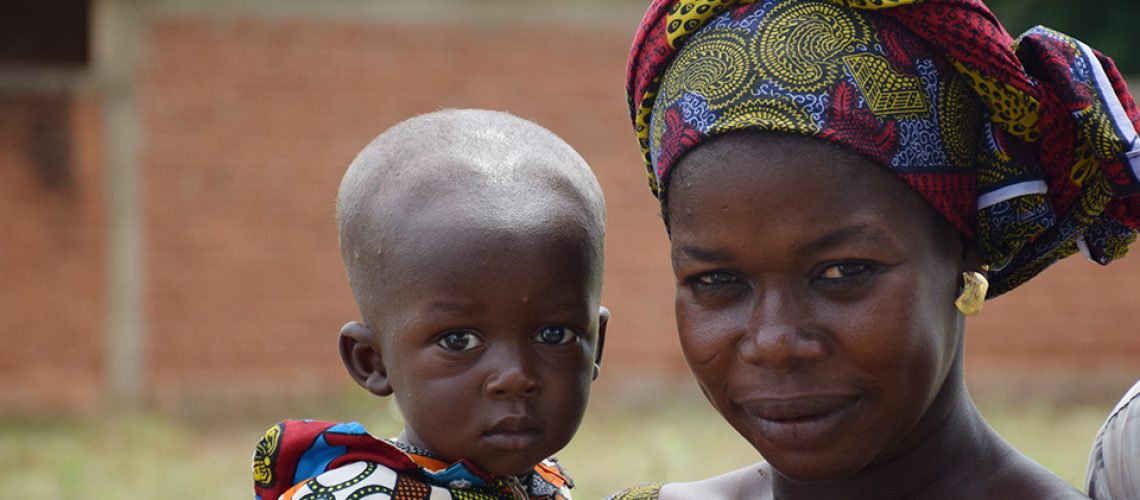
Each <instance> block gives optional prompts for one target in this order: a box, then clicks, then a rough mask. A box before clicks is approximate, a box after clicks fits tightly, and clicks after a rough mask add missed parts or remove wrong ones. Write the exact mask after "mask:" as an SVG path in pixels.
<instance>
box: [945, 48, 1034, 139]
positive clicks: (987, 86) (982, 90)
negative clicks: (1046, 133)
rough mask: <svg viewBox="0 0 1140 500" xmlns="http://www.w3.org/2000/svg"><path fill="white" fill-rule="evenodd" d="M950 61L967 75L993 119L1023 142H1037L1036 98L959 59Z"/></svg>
mask: <svg viewBox="0 0 1140 500" xmlns="http://www.w3.org/2000/svg"><path fill="white" fill-rule="evenodd" d="M951 62H952V63H954V67H955V68H958V71H959V72H960V73H962V74H963V75H965V76H966V78H967V81H968V82H969V83H970V86H971V87H973V88H974V92H977V94H978V96H980V97H981V98H982V101H983V102H985V103H986V107H988V108H989V109H990V113H991V119H992V120H993V121H994V123H997V124H998V126H999V127H1001V128H1002V129H1003V130H1005V131H1006V132H1008V133H1009V134H1010V135H1013V136H1014V137H1018V138H1020V139H1023V140H1025V141H1026V142H1037V138H1038V136H1039V135H1040V130H1038V129H1037V118H1038V116H1039V113H1040V111H1041V104H1040V103H1039V102H1037V99H1034V98H1033V97H1031V96H1028V95H1025V94H1024V93H1022V92H1021V91H1019V90H1017V89H1016V88H1013V87H1012V86H1010V85H1009V84H1007V83H1004V82H997V81H994V80H993V79H991V78H989V77H987V76H985V75H982V74H981V73H979V72H978V71H975V70H974V69H973V68H970V67H969V66H966V65H965V64H962V63H961V62H959V61H955V60H951Z"/></svg>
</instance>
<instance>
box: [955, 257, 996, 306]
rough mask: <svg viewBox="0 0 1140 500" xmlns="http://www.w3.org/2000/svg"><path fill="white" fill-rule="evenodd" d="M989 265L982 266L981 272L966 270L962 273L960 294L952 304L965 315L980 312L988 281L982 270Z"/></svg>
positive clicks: (987, 288) (988, 286) (988, 285)
mask: <svg viewBox="0 0 1140 500" xmlns="http://www.w3.org/2000/svg"><path fill="white" fill-rule="evenodd" d="M988 267H989V266H982V271H983V272H978V271H966V272H964V273H962V295H959V296H958V300H955V301H954V305H955V306H957V307H958V310H959V311H962V314H965V315H966V316H974V315H976V314H978V313H980V312H982V304H985V302H986V291H987V290H989V288H990V282H989V280H987V279H986V275H985V274H984V271H985V270H986V269H987V268H988Z"/></svg>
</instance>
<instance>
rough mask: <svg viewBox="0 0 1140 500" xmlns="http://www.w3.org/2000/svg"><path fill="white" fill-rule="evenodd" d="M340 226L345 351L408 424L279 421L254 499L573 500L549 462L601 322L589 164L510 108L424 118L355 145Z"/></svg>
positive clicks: (572, 427)
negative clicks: (353, 311)
mask: <svg viewBox="0 0 1140 500" xmlns="http://www.w3.org/2000/svg"><path fill="white" fill-rule="evenodd" d="M336 218H337V230H338V232H339V235H340V248H341V255H342V256H343V258H344V265H345V269H346V271H347V273H348V282H349V285H350V286H351V287H352V292H353V295H354V297H355V298H356V304H357V307H358V308H359V310H360V314H361V317H362V319H363V322H356V321H352V322H349V323H348V324H346V325H344V327H343V328H341V330H340V337H339V347H340V355H341V358H342V360H343V361H344V366H345V368H346V369H347V370H348V373H349V375H351V376H352V378H353V380H355V381H356V382H357V383H358V384H360V386H361V387H363V388H365V389H367V390H368V391H369V392H371V393H372V394H375V395H377V396H388V395H393V396H395V398H396V403H397V405H398V406H399V408H400V411H401V413H402V414H403V416H404V421H405V424H404V429H403V432H401V433H400V435H399V437H397V438H395V439H377V438H374V437H372V436H370V435H369V434H368V433H367V432H365V431H364V429H363V428H362V427H361V426H360V425H359V424H357V423H331V422H318V421H286V422H283V423H281V424H278V425H276V426H274V427H272V428H270V429H269V431H268V432H267V433H266V436H265V437H264V438H263V439H262V441H261V442H260V443H259V444H258V446H257V450H256V452H255V456H254V491H255V493H256V495H257V498H259V499H260V500H271V499H277V498H283V499H301V498H317V496H319V497H320V498H330V499H331V498H336V499H343V498H350V497H351V498H361V497H365V496H366V498H389V497H391V498H400V499H405V498H406V499H411V498H416V499H420V498H422V499H428V498H431V499H437V498H444V499H449V498H463V499H469V498H470V499H483V498H487V499H496V498H530V499H538V498H542V499H547V498H549V499H563V498H570V493H569V488H570V487H571V486H572V483H571V481H570V479H569V478H568V477H567V476H566V475H565V473H564V472H563V471H562V469H561V468H559V467H558V465H557V464H556V463H555V462H554V461H553V460H551V459H548V457H550V455H551V454H553V453H555V452H557V451H558V450H560V449H562V447H563V446H565V445H566V443H568V442H569V441H570V438H571V437H572V436H573V435H574V432H575V431H576V430H577V429H578V425H579V423H581V420H582V415H583V413H584V411H585V409H586V402H587V400H588V398H589V392H590V384H591V382H592V381H593V379H595V378H596V377H597V376H598V370H599V368H600V363H601V359H602V345H603V341H604V339H605V328H606V321H607V320H608V318H609V312H608V311H606V309H605V308H603V307H601V306H600V305H599V298H600V295H601V287H602V240H603V237H604V234H605V221H604V219H605V205H604V202H603V200H602V192H601V189H600V188H599V187H598V183H597V180H596V179H595V178H594V175H593V173H592V172H591V171H590V168H589V167H588V166H587V165H586V163H585V161H584V160H583V159H582V158H581V157H580V156H579V155H578V154H577V153H575V152H574V150H573V149H572V148H571V147H570V146H569V145H567V144H566V143H565V142H563V141H562V140H561V139H559V138H558V137H557V136H555V135H554V134H553V133H551V132H550V131H548V130H546V129H544V128H542V127H540V126H538V125H536V124H534V123H531V122H529V121H526V120H523V119H521V118H517V117H514V116H512V115H509V114H506V113H501V112H494V111H484V110H445V111H439V112H435V113H429V114H426V115H421V116H417V117H414V118H411V119H409V120H407V121H404V122H402V123H400V124H398V125H396V126H395V127H392V128H391V129H389V130H388V131H386V132H384V133H383V134H381V135H380V136H379V137H377V138H376V139H375V140H373V141H372V143H371V144H369V145H368V146H367V147H365V148H364V150H363V151H361V152H360V154H359V155H358V156H357V157H356V160H354V161H353V162H352V164H351V165H350V166H349V167H348V171H347V172H346V173H345V175H344V179H343V180H342V181H341V185H340V193H339V194H338V196H337V204H336ZM312 494H316V495H317V496H313V497H309V496H307V495H312ZM377 494H378V495H377ZM371 495H377V496H371Z"/></svg>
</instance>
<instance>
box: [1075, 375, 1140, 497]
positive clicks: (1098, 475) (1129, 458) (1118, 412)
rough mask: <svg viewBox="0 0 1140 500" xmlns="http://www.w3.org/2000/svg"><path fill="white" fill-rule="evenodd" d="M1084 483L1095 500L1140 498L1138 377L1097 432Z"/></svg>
mask: <svg viewBox="0 0 1140 500" xmlns="http://www.w3.org/2000/svg"><path fill="white" fill-rule="evenodd" d="M1085 483H1086V485H1087V486H1088V494H1089V496H1090V497H1092V498H1093V499H1094V500H1136V499H1140V380H1138V381H1137V382H1136V384H1135V385H1133V386H1132V388H1131V389H1129V390H1128V393H1126V394H1125V395H1124V397H1123V398H1121V400H1120V402H1119V403H1117V404H1116V407H1115V408H1113V410H1112V413H1111V414H1109V416H1108V420H1106V421H1105V422H1104V425H1103V426H1101V428H1100V432H1098V433H1097V436H1096V441H1094V442H1093V449H1092V454H1091V456H1090V457H1089V468H1088V474H1087V476H1086V478H1085Z"/></svg>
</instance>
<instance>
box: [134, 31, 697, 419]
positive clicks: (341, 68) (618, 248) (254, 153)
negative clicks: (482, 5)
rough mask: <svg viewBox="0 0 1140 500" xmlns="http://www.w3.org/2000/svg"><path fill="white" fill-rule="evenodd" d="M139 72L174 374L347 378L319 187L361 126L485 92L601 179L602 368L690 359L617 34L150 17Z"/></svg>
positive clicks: (330, 189)
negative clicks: (675, 327) (338, 348)
mask: <svg viewBox="0 0 1140 500" xmlns="http://www.w3.org/2000/svg"><path fill="white" fill-rule="evenodd" d="M148 32H149V34H150V35H149V39H148V44H147V50H146V57H145V60H144V63H143V73H142V75H141V83H142V96H141V102H142V106H143V110H142V113H143V128H144V130H145V134H146V137H145V141H146V147H145V153H144V165H145V166H144V172H145V178H144V182H143V186H144V206H145V208H146V228H145V232H146V238H147V241H148V243H147V255H148V259H149V261H148V273H149V277H148V281H147V286H146V288H147V297H148V301H149V304H150V307H149V310H148V317H149V322H148V328H149V332H150V353H151V355H152V357H151V366H152V369H153V376H154V383H155V385H154V388H155V390H156V391H157V393H158V395H159V397H160V398H167V397H176V396H177V395H178V394H181V393H184V392H185V391H193V390H197V389H199V388H206V389H207V390H211V391H213V390H218V389H219V388H222V389H225V390H230V389H233V390H239V391H240V390H246V389H248V388H249V387H248V386H249V385H250V384H253V385H255V386H256V387H257V388H259V389H265V390H268V391H286V390H292V389H302V390H314V389H317V388H321V387H330V386H338V387H339V385H338V384H344V383H346V381H347V377H346V376H345V375H344V374H343V370H342V368H341V367H340V365H339V361H338V358H337V356H336V352H335V350H334V343H333V342H334V339H335V335H336V332H337V330H338V329H339V327H340V325H341V324H342V323H343V322H344V321H347V320H350V319H354V318H355V317H356V315H355V309H354V306H353V304H352V300H351V296H350V294H349V291H348V289H347V286H346V282H345V278H344V274H343V271H342V269H341V264H340V258H339V254H338V251H337V247H336V236H335V228H334V226H333V210H332V208H333V199H334V197H335V194H336V188H337V185H338V183H339V180H340V176H341V174H342V173H343V171H344V168H345V167H346V166H347V165H348V163H349V161H351V160H352V158H353V157H354V156H355V154H356V152H357V151H359V149H360V148H361V147H363V145H364V144H366V143H367V142H368V141H369V140H370V139H371V138H372V137H373V136H374V135H376V134H377V133H379V132H380V131H382V130H384V129H385V128H387V127H389V126H391V125H393V124H395V123H396V122H398V121H400V120H402V119H404V118H406V117H408V116H411V115H413V114H416V113H423V112H427V111H432V110H435V109H438V108H441V107H486V108H495V109H503V110H508V111H511V112H513V113H515V114H518V115H520V116H524V117H526V118H530V119H533V120H536V121H538V122H539V123H542V124H544V125H546V126H547V127H549V128H551V129H552V130H553V131H554V132H556V133H558V134H560V135H561V136H562V137H564V138H565V139H566V140H567V141H569V142H570V143H571V144H574V145H575V146H577V147H578V148H579V149H580V151H581V153H582V154H583V155H584V156H585V157H586V159H587V160H588V161H589V162H590V163H591V164H592V165H593V166H594V168H595V169H596V170H597V172H598V176H599V177H600V179H601V182H602V183H603V185H604V186H606V187H607V189H610V190H611V193H612V194H611V195H610V197H609V198H610V207H609V208H610V235H611V236H610V239H609V249H610V250H611V253H610V255H609V257H608V260H607V267H608V269H609V270H610V274H609V277H608V278H607V279H608V281H607V283H606V285H607V289H606V295H605V301H606V304H607V305H609V307H610V308H611V309H613V311H614V320H613V322H612V323H611V332H612V333H611V337H610V343H609V345H608V348H609V354H610V356H611V357H610V358H609V362H608V363H607V365H606V371H607V373H612V374H613V375H614V378H612V379H610V380H615V381H616V380H617V378H616V377H617V376H618V375H619V374H624V375H639V374H641V375H643V376H646V377H650V376H653V375H656V374H659V373H677V372H679V371H682V370H684V368H683V364H682V362H681V361H680V360H679V356H678V355H677V353H676V351H675V349H674V348H673V345H674V343H675V341H674V340H673V338H674V337H673V334H672V319H671V318H672V312H671V293H672V292H671V287H670V284H671V281H670V277H669V274H668V264H667V261H666V260H665V252H666V250H665V247H664V243H665V236H664V232H663V231H662V230H661V227H660V223H659V222H658V221H657V220H655V218H654V210H655V206H654V203H653V201H652V198H651V197H650V196H649V195H648V194H647V192H646V191H645V188H644V184H645V183H644V181H643V174H642V173H641V171H640V167H639V166H638V157H637V152H636V149H635V146H634V144H633V142H632V141H631V140H630V133H629V130H628V127H627V125H626V121H625V114H624V96H623V90H622V89H623V76H622V74H623V67H624V59H625V51H626V48H625V47H626V46H627V45H628V43H629V41H628V34H627V33H624V32H604V31H603V32H597V31H573V30H570V29H554V30H546V29H538V28H526V27H502V28H495V29H489V28H478V27H462V26H427V27H407V26H395V25H383V24H379V25H372V24H362V23H342V22H332V21H329V22H306V21H255V20H226V21H220V20H208V19H202V18H175V19H166V20H161V21H158V22H156V23H155V24H154V25H153V26H152V27H151V28H150V30H149V31H148Z"/></svg>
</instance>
